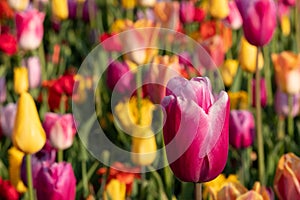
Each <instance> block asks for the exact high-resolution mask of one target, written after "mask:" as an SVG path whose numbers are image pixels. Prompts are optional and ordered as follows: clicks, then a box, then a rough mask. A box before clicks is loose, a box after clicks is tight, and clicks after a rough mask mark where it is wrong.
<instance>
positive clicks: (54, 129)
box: [43, 113, 76, 150]
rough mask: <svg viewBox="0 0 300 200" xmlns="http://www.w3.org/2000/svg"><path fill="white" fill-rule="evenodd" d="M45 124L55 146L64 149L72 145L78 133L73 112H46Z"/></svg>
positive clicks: (48, 136) (48, 135)
mask: <svg viewBox="0 0 300 200" xmlns="http://www.w3.org/2000/svg"><path fill="white" fill-rule="evenodd" d="M43 126H44V128H45V131H46V134H47V138H49V140H50V142H51V145H52V146H53V147H55V148H57V149H61V150H64V149H67V148H69V147H70V146H72V144H73V139H74V136H75V134H76V128H75V123H74V118H73V116H72V114H64V115H59V114H56V113H46V114H45V119H44V123H43Z"/></svg>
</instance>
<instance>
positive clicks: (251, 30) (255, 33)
mask: <svg viewBox="0 0 300 200" xmlns="http://www.w3.org/2000/svg"><path fill="white" fill-rule="evenodd" d="M235 2H236V4H237V7H238V9H239V11H240V13H241V15H242V18H243V30H244V35H245V38H246V39H247V40H248V42H249V43H250V44H252V45H255V46H264V45H266V44H268V43H269V42H270V41H271V39H272V37H273V33H274V32H275V28H276V6H275V2H274V0H251V1H249V0H235Z"/></svg>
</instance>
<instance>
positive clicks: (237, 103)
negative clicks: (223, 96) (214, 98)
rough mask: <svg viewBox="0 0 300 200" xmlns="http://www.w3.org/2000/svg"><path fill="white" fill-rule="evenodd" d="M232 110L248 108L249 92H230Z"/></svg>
mask: <svg viewBox="0 0 300 200" xmlns="http://www.w3.org/2000/svg"><path fill="white" fill-rule="evenodd" d="M228 96H229V99H230V109H231V110H237V109H239V110H243V109H247V108H248V93H247V92H245V91H239V92H228Z"/></svg>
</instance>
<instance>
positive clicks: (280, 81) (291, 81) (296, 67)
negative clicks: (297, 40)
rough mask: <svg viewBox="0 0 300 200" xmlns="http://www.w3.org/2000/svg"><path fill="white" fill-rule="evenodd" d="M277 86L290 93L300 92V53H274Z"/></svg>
mask: <svg viewBox="0 0 300 200" xmlns="http://www.w3.org/2000/svg"><path fill="white" fill-rule="evenodd" d="M271 57H272V61H273V65H274V69H275V80H276V84H277V87H278V88H279V89H280V90H281V91H283V92H286V93H288V94H297V93H299V92H300V54H298V55H297V54H295V53H293V52H290V51H283V52H281V53H280V54H272V56H271Z"/></svg>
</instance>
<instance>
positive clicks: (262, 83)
mask: <svg viewBox="0 0 300 200" xmlns="http://www.w3.org/2000/svg"><path fill="white" fill-rule="evenodd" d="M252 91H253V93H252V106H253V107H255V105H256V101H255V79H253V80H252ZM260 105H261V106H262V107H265V106H266V105H267V86H266V80H265V79H264V78H262V79H261V80H260Z"/></svg>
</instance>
